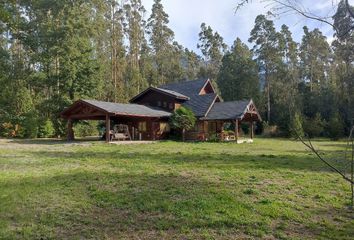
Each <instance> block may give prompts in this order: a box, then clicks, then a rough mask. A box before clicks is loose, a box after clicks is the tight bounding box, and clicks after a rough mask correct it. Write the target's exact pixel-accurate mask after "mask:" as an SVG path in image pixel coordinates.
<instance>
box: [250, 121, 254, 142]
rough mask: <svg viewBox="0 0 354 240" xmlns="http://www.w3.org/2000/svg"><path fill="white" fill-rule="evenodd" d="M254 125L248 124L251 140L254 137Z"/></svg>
mask: <svg viewBox="0 0 354 240" xmlns="http://www.w3.org/2000/svg"><path fill="white" fill-rule="evenodd" d="M253 128H254V124H253V121H251V122H250V136H251V139H253V137H254V129H253Z"/></svg>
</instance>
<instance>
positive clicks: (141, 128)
mask: <svg viewBox="0 0 354 240" xmlns="http://www.w3.org/2000/svg"><path fill="white" fill-rule="evenodd" d="M138 129H139V132H146V122H139V126H138Z"/></svg>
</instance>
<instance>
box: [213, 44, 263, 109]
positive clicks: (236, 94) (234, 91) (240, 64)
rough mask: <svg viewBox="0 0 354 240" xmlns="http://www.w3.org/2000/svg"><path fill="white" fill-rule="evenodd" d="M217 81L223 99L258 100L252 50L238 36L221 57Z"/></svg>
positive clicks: (256, 74)
mask: <svg viewBox="0 0 354 240" xmlns="http://www.w3.org/2000/svg"><path fill="white" fill-rule="evenodd" d="M217 83H218V87H219V89H220V92H221V96H222V98H223V99H224V100H225V101H233V100H242V99H250V98H253V99H254V100H255V101H256V102H258V100H259V98H258V97H259V79H258V68H257V64H256V62H255V61H254V60H253V54H252V52H251V51H250V50H249V48H248V47H247V45H246V44H244V43H243V42H242V41H241V40H240V39H239V38H237V39H236V40H235V42H234V44H233V46H232V47H231V50H230V51H228V52H226V54H225V56H224V57H223V59H222V64H221V67H220V71H219V74H218V78H217Z"/></svg>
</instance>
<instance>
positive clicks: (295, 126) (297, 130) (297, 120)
mask: <svg viewBox="0 0 354 240" xmlns="http://www.w3.org/2000/svg"><path fill="white" fill-rule="evenodd" d="M289 129H290V136H291V137H293V138H297V137H303V136H304V130H303V127H302V117H301V115H300V113H298V112H296V113H295V114H294V116H293V118H292V119H291V122H290V126H289Z"/></svg>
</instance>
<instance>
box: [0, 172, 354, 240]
mask: <svg viewBox="0 0 354 240" xmlns="http://www.w3.org/2000/svg"><path fill="white" fill-rule="evenodd" d="M225 184H226V183H225ZM0 189H2V191H3V197H1V198H2V199H1V200H2V204H3V206H4V207H3V208H2V209H1V210H0V213H1V216H0V223H1V222H5V223H6V224H5V225H6V227H5V228H3V229H2V230H1V226H4V225H0V233H1V231H3V232H2V234H5V235H3V236H5V238H6V237H7V238H9V239H15V238H18V239H33V238H36V239H41V238H57V239H58V238H67V239H68V238H69V239H70V238H107V237H108V238H110V237H114V238H121V237H128V238H135V239H137V238H139V239H141V238H148V239H156V238H163V237H164V235H163V234H165V233H168V235H169V236H168V237H169V238H171V239H173V238H183V236H186V235H191V237H192V238H201V237H202V236H201V235H200V234H201V232H204V233H205V232H209V233H210V234H214V235H215V236H216V237H217V236H224V237H225V236H226V238H230V237H234V236H235V234H244V235H248V236H255V237H262V236H265V235H268V234H271V233H272V230H273V229H272V225H271V222H272V221H273V220H276V219H279V220H281V221H286V222H287V223H288V225H289V226H290V225H292V224H293V223H295V222H296V220H294V219H291V218H290V219H289V217H286V216H288V214H289V212H294V214H295V215H296V214H298V215H301V214H302V213H301V212H296V210H295V209H292V208H289V206H288V205H286V204H285V205H282V204H281V205H274V206H273V203H272V201H268V202H265V203H264V202H262V203H259V202H252V201H250V200H249V198H248V197H249V196H248V195H245V194H244V193H242V192H243V191H242V190H243V189H235V190H233V191H232V190H231V189H230V188H225V186H221V185H220V183H217V182H212V181H208V180H205V179H204V180H203V179H200V178H198V177H196V176H183V175H176V174H158V173H155V174H153V173H151V174H144V173H136V174H122V173H108V172H102V171H97V172H93V171H91V172H89V171H76V172H72V173H69V174H58V175H54V176H52V177H48V176H43V177H38V178H33V177H29V178H23V179H22V180H21V181H20V182H19V181H7V182H0ZM4 196H5V197H4ZM298 204H300V205H301V201H300V202H299V203H298ZM266 205H269V206H268V208H270V210H271V211H267V206H266ZM274 211H275V212H274ZM309 211H311V212H312V213H313V214H316V217H318V218H321V219H322V218H326V217H327V216H331V215H334V214H342V213H340V212H338V210H335V209H332V210H331V208H328V210H323V209H309ZM294 214H291V215H294ZM339 217H342V218H343V219H344V220H345V221H346V220H347V216H339ZM305 221H306V220H305ZM296 224H297V225H299V224H300V225H302V224H304V225H303V229H306V230H308V231H304V232H303V233H301V234H302V236H304V237H308V236H309V235H307V234H310V233H311V231H313V232H314V233H320V232H323V231H324V232H328V233H331V234H333V232H331V231H332V230H333V231H337V232H338V233H340V236H350V235H349V234H350V233H351V231H352V229H351V228H350V225H349V224H346V223H345V222H344V223H341V224H340V226H341V228H338V229H333V228H332V227H329V226H326V225H321V224H318V225H317V224H313V225H311V224H310V223H308V222H306V223H299V222H296ZM308 225H311V226H310V227H309V226H308ZM13 226H16V228H14V227H13ZM145 234H150V236H146V235H145ZM161 234H162V235H161ZM225 234H226V235H225ZM241 236H242V235H241ZM342 239H345V238H342ZM348 239H349V238H348Z"/></svg>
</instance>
